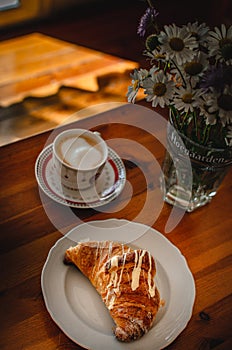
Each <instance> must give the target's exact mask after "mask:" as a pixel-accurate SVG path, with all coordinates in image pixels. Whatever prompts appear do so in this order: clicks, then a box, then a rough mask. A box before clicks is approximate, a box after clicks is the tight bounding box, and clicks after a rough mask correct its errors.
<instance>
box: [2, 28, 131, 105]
mask: <svg viewBox="0 0 232 350" xmlns="http://www.w3.org/2000/svg"><path fill="white" fill-rule="evenodd" d="M135 67H137V63H135V62H133V61H130V60H125V59H121V58H119V57H115V56H112V55H107V54H105V53H103V52H99V51H95V50H92V49H88V48H85V47H82V46H79V45H74V44H70V43H67V42H65V41H62V40H58V39H56V38H52V37H49V36H47V35H43V34H40V33H32V34H28V35H24V36H21V37H17V38H13V39H9V40H5V41H2V42H1V43H0V106H2V107H8V106H10V105H11V104H13V103H17V102H20V101H22V100H23V99H24V98H25V97H28V96H33V97H44V96H49V95H53V94H55V93H57V92H58V90H59V88H60V87H61V86H68V87H73V88H79V89H83V90H86V91H92V92H93V91H97V90H98V89H99V85H98V80H97V79H98V78H99V77H100V76H103V75H106V74H109V73H122V72H125V71H126V70H133V69H134V68H135Z"/></svg>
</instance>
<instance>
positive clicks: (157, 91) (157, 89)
mask: <svg viewBox="0 0 232 350" xmlns="http://www.w3.org/2000/svg"><path fill="white" fill-rule="evenodd" d="M166 91H167V88H166V85H165V84H164V83H161V82H159V83H156V84H155V85H154V87H153V92H154V95H156V96H163V95H164V94H165V92H166Z"/></svg>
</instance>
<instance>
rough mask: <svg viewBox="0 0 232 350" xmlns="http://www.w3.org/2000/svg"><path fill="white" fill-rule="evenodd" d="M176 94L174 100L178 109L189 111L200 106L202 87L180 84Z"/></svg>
mask: <svg viewBox="0 0 232 350" xmlns="http://www.w3.org/2000/svg"><path fill="white" fill-rule="evenodd" d="M175 94H176V95H175V97H174V100H173V102H174V105H175V108H176V109H178V110H183V111H184V112H186V113H188V112H193V111H194V108H197V107H199V100H200V96H201V95H202V90H201V89H193V88H192V87H191V86H190V85H187V86H186V87H183V86H180V87H178V88H176V89H175Z"/></svg>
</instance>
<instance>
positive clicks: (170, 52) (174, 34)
mask: <svg viewBox="0 0 232 350" xmlns="http://www.w3.org/2000/svg"><path fill="white" fill-rule="evenodd" d="M159 41H160V43H162V46H161V53H166V58H167V60H175V61H176V62H177V64H178V65H181V64H183V63H185V62H187V61H191V59H193V57H194V51H193V50H194V49H196V48H197V47H198V44H197V41H196V39H195V38H194V37H191V34H190V33H189V32H188V31H187V29H186V28H184V27H183V28H179V27H177V26H176V25H175V24H172V25H170V26H164V31H162V32H161V33H160V35H159Z"/></svg>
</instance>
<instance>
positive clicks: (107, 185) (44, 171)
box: [35, 144, 126, 208]
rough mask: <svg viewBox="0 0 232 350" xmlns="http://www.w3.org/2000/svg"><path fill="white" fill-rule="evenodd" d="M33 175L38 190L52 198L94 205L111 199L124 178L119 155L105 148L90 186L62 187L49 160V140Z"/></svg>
mask: <svg viewBox="0 0 232 350" xmlns="http://www.w3.org/2000/svg"><path fill="white" fill-rule="evenodd" d="M35 176H36V180H37V182H38V185H39V187H40V188H41V190H42V191H43V192H44V193H45V194H46V195H47V196H48V197H50V198H51V199H53V200H54V201H56V202H58V203H60V204H63V205H66V206H69V207H73V208H95V207H98V206H102V205H105V204H107V203H109V202H111V201H112V200H113V199H115V198H116V197H117V196H118V195H119V194H120V193H121V191H122V189H123V187H124V185H125V182H126V170H125V167H124V164H123V162H122V160H121V158H120V157H119V156H118V155H117V153H116V152H115V151H113V150H112V149H111V148H109V156H108V160H107V162H106V165H105V167H104V169H103V171H102V173H101V175H100V176H99V178H98V179H97V181H96V184H95V186H94V187H91V188H88V189H86V190H80V191H78V190H73V189H68V188H64V187H63V186H62V185H61V182H60V179H59V177H58V176H57V174H56V172H55V169H54V167H53V162H52V144H51V145H48V146H47V147H46V148H44V149H43V150H42V152H41V153H40V154H39V156H38V158H37V160H36V163H35Z"/></svg>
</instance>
